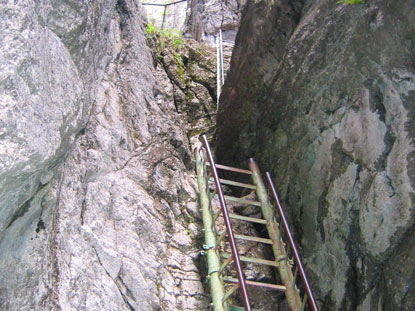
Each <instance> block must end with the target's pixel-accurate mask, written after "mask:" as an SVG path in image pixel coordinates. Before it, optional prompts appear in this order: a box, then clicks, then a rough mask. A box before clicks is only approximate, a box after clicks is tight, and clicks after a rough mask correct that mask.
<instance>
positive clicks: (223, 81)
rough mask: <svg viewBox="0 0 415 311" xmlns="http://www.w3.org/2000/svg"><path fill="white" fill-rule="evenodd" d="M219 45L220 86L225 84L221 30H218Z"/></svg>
mask: <svg viewBox="0 0 415 311" xmlns="http://www.w3.org/2000/svg"><path fill="white" fill-rule="evenodd" d="M219 44H220V59H221V64H220V69H221V74H222V85H224V84H225V69H224V66H223V38H222V28H220V29H219Z"/></svg>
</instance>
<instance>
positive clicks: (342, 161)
mask: <svg viewBox="0 0 415 311" xmlns="http://www.w3.org/2000/svg"><path fill="white" fill-rule="evenodd" d="M414 18H415V4H414V2H413V1H404V0H402V1H401V0H395V1H388V0H384V1H380V0H372V1H365V2H364V3H363V4H358V5H347V4H341V5H337V4H336V3H335V1H332V0H330V1H329V0H317V1H307V2H306V1H251V2H249V4H248V7H247V10H246V12H245V14H244V16H243V18H242V24H241V28H240V30H239V32H238V36H237V39H236V47H235V50H234V54H233V58H232V66H231V72H230V75H229V76H228V80H227V82H226V84H225V88H224V91H223V93H222V95H221V103H220V109H219V115H218V132H217V140H218V145H217V149H216V150H217V156H218V160H219V161H221V162H222V163H229V164H231V163H234V164H238V165H240V164H241V163H245V161H246V159H247V158H248V157H250V156H255V158H256V159H258V160H259V162H260V164H261V167H262V168H263V169H267V170H270V171H271V172H272V175H273V176H274V179H275V180H276V182H277V187H278V190H279V192H280V195H281V198H282V201H283V202H284V205H285V207H286V209H287V210H288V212H289V215H290V220H291V224H292V225H293V226H294V227H295V236H296V238H297V240H298V241H299V244H300V245H301V246H302V254H303V256H304V258H305V261H306V262H307V265H306V270H307V272H308V274H309V277H310V279H311V283H312V285H313V287H314V290H315V292H316V296H317V298H318V301H319V305H320V306H321V309H322V310H360V311H363V310H373V311H374V310H391V311H392V310H393V311H394V310H413V309H414V308H415V283H414V276H415V275H414V273H415V263H414V259H413V258H414V255H415V224H414V223H415V218H414V208H413V206H414V204H415V195H414V187H415V166H414V163H415V145H414V138H415V132H414V124H415V123H414V121H415V120H414V111H415V39H414V33H415V29H414V23H413V20H414Z"/></svg>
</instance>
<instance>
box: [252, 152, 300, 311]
mask: <svg viewBox="0 0 415 311" xmlns="http://www.w3.org/2000/svg"><path fill="white" fill-rule="evenodd" d="M249 169H250V170H251V172H252V180H253V182H254V184H255V186H256V187H257V188H256V194H257V196H258V200H259V201H260V202H261V211H262V215H263V217H264V219H265V220H266V221H267V225H266V226H267V230H268V234H269V237H270V238H271V240H273V242H274V243H273V244H272V251H273V252H274V257H275V259H276V260H277V261H278V263H279V266H278V272H279V274H280V277H281V281H282V283H283V285H284V286H285V288H286V291H285V295H286V297H287V303H288V306H289V308H290V310H291V311H300V310H301V298H300V295H299V293H298V290H297V289H296V287H295V279H294V276H293V273H292V270H291V265H290V264H289V262H288V258H287V252H286V250H285V247H284V243H283V242H282V240H281V235H280V230H279V228H278V224H277V222H276V220H275V217H274V211H273V208H272V205H271V203H270V201H269V197H268V192H267V190H266V188H265V184H264V182H263V181H262V178H261V173H260V171H259V168H258V165H257V164H256V162H255V161H254V159H249Z"/></svg>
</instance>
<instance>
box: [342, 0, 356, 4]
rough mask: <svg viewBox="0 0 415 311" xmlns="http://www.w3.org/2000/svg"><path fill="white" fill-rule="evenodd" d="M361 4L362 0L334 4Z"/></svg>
mask: <svg viewBox="0 0 415 311" xmlns="http://www.w3.org/2000/svg"><path fill="white" fill-rule="evenodd" d="M343 3H346V4H361V3H363V0H339V1H337V2H336V4H343Z"/></svg>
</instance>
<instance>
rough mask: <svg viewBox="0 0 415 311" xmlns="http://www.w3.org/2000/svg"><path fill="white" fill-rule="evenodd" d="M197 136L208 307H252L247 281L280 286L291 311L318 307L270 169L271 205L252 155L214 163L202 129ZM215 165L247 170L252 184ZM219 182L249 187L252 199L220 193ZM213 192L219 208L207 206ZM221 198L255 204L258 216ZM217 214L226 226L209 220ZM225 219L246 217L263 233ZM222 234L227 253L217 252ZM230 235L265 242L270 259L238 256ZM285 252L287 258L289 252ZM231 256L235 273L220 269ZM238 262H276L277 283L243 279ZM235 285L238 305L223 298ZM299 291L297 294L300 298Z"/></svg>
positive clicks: (229, 310) (233, 310)
mask: <svg viewBox="0 0 415 311" xmlns="http://www.w3.org/2000/svg"><path fill="white" fill-rule="evenodd" d="M202 139H203V147H201V148H197V149H196V150H195V158H196V173H197V179H198V186H199V194H200V206H201V210H202V218H203V226H204V229H203V230H204V233H205V245H204V246H203V248H204V251H203V252H204V254H205V255H206V257H207V263H208V275H207V278H208V280H209V286H210V292H211V297H212V303H211V304H210V306H211V309H213V310H214V311H242V310H245V311H251V310H254V309H252V307H251V302H250V299H249V295H248V287H251V286H252V287H260V288H263V289H268V290H275V291H280V292H284V293H285V296H286V300H287V303H288V306H289V308H290V310H291V311H300V310H301V311H302V310H312V311H318V307H317V304H316V302H315V299H314V297H313V294H312V291H311V288H310V285H309V283H308V280H307V278H306V275H305V271H304V268H303V265H302V263H301V260H300V257H299V255H298V251H297V248H296V246H295V244H294V240H293V237H292V234H291V232H290V229H289V227H288V223H287V221H286V218H285V215H284V212H283V210H282V208H281V204H280V202H279V199H278V196H277V193H276V190H275V186H274V184H273V182H272V180H271V176H270V174H269V173H267V174H266V176H267V182H268V185H269V189H270V192H271V195H272V199H273V200H274V202H275V205H276V208H274V207H273V206H272V204H271V203H270V199H269V194H268V192H267V190H266V187H265V184H264V182H263V180H262V178H261V175H260V172H259V169H258V166H257V164H256V163H255V161H254V160H253V159H250V160H249V170H244V169H239V168H233V167H229V166H224V165H219V164H215V162H214V160H213V155H212V152H211V149H210V147H209V143H208V140H207V138H206V136H205V135H203V136H202ZM218 169H219V170H226V171H230V172H233V173H238V174H244V175H250V176H251V178H252V181H253V184H247V183H241V182H238V181H233V180H226V179H221V178H219V175H218ZM208 171H209V173H208ZM212 181H213V182H214V183H215V186H216V189H215V190H214V191H213V192H212V191H210V186H209V183H210V182H212ZM222 185H229V186H234V187H242V188H247V189H251V190H255V192H256V195H257V197H258V201H252V200H245V199H242V198H237V197H232V196H226V195H224V194H223V189H222ZM214 197H217V199H218V200H219V203H220V207H221V209H220V210H219V211H214V210H213V208H212V199H213V198H214ZM227 201H228V202H229V201H235V202H238V203H242V204H248V205H254V206H257V207H258V208H260V209H261V212H262V217H263V218H262V219H261V218H254V217H247V216H242V215H238V214H233V213H229V211H228V208H227V206H226V202H227ZM276 210H277V211H278V218H279V222H280V223H281V225H282V230H280V225H279V224H278V223H277V215H276ZM220 216H221V217H223V220H224V223H225V226H226V231H225V230H224V232H218V231H217V229H216V226H215V223H216V221H217V220H218V218H219V217H220ZM231 219H233V220H235V221H246V222H251V223H256V224H262V225H264V226H266V228H267V231H268V235H269V239H266V238H260V237H254V236H247V235H241V234H236V233H234V232H233V230H232V224H231ZM283 233H285V235H283ZM225 236H227V238H228V242H229V245H230V248H231V253H224V252H222V253H221V252H220V248H219V245H220V243H221V242H222V241H223V240H224V238H225ZM236 240H247V241H252V242H257V243H265V244H269V245H271V246H272V251H273V254H274V259H273V260H268V259H264V258H254V257H247V256H240V254H239V252H238V248H237V243H236ZM284 241H286V242H287V243H288V245H289V249H288V250H287V249H286V247H285V245H286V244H285V243H284ZM290 255H291V257H292V258H290ZM232 262H233V263H234V267H235V270H236V274H237V278H233V277H229V276H225V275H224V272H225V268H227V267H228V268H229V267H230V264H231V263H232ZM242 262H249V263H254V264H258V265H267V266H271V267H275V268H277V269H278V272H279V276H280V279H281V281H282V284H271V283H264V282H255V281H249V280H246V279H245V276H244V274H243V269H242ZM294 265H295V269H294ZM293 270H294V272H293ZM298 274H299V276H300V278H299V279H300V280H301V283H298V285H299V286H298V287H297V283H296V281H297V280H298V277H297V276H298ZM225 284H230V285H231V287H230V288H229V289H228V290H227V291H226V292H225ZM238 289H240V291H241V296H242V300H243V304H244V306H243V307H240V306H234V305H230V304H229V303H228V302H229V298H230V297H231V296H232V295H233V294H234V293H235V292H236V291H237V290H238ZM300 289H301V290H300ZM301 297H303V298H302V299H301Z"/></svg>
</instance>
